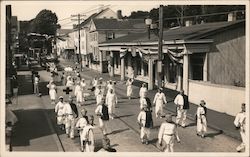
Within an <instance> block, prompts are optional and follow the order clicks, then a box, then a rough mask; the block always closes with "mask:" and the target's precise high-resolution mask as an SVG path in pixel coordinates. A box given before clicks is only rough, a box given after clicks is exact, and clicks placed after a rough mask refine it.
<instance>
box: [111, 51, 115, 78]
mask: <svg viewBox="0 0 250 157" xmlns="http://www.w3.org/2000/svg"><path fill="white" fill-rule="evenodd" d="M110 65H111V66H110V76H111V77H114V76H115V75H114V74H115V73H114V65H115V64H114V52H112V51H110Z"/></svg>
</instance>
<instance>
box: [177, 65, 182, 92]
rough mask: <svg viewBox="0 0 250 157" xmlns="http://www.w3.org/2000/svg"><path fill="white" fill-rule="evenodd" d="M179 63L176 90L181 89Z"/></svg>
mask: <svg viewBox="0 0 250 157" xmlns="http://www.w3.org/2000/svg"><path fill="white" fill-rule="evenodd" d="M181 78H182V76H181V65H180V64H179V65H178V66H177V90H178V91H180V90H181V89H182V81H181Z"/></svg>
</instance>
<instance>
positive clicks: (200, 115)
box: [196, 100, 207, 138]
mask: <svg viewBox="0 0 250 157" xmlns="http://www.w3.org/2000/svg"><path fill="white" fill-rule="evenodd" d="M205 105H206V102H205V101H204V100H201V102H200V106H199V107H198V108H197V111H196V118H197V136H201V137H202V138H204V137H205V134H206V132H207V118H206V114H207V108H206V107H205Z"/></svg>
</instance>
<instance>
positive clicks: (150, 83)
mask: <svg viewBox="0 0 250 157" xmlns="http://www.w3.org/2000/svg"><path fill="white" fill-rule="evenodd" d="M153 75H154V74H153V60H152V59H151V58H149V60H148V90H153V88H154V82H153V81H154V80H153Z"/></svg>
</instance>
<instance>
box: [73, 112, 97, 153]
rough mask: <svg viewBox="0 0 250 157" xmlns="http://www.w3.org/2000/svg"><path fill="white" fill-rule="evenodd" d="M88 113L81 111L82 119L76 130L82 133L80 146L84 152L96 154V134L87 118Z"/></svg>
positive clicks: (78, 122)
mask: <svg viewBox="0 0 250 157" xmlns="http://www.w3.org/2000/svg"><path fill="white" fill-rule="evenodd" d="M86 114H87V111H86V110H85V109H83V110H82V111H81V115H82V116H81V118H80V119H79V120H78V121H77V123H76V128H77V129H78V130H79V131H80V144H81V151H82V152H94V133H93V128H94V127H93V126H92V125H91V124H90V123H89V119H88V117H87V116H86Z"/></svg>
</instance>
